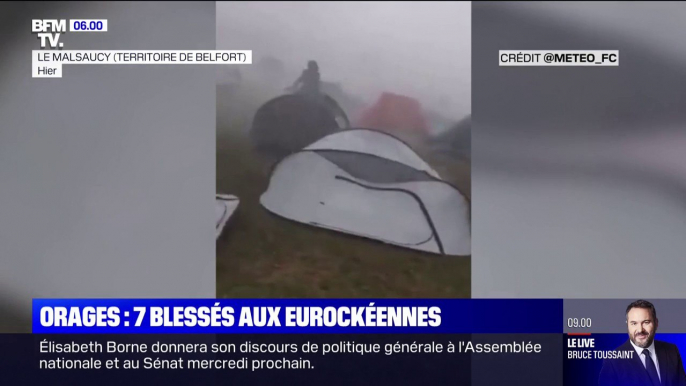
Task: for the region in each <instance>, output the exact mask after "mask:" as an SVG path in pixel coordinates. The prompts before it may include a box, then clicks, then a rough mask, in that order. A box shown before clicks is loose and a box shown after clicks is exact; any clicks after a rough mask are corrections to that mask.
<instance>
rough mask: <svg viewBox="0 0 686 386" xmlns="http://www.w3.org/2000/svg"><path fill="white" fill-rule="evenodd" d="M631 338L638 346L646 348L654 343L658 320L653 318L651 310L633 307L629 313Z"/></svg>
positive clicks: (628, 323)
mask: <svg viewBox="0 0 686 386" xmlns="http://www.w3.org/2000/svg"><path fill="white" fill-rule="evenodd" d="M626 318H627V325H628V328H629V339H631V341H632V342H633V343H634V344H635V345H636V346H638V347H641V348H646V347H649V346H650V345H651V344H653V339H655V331H657V321H656V320H653V317H652V315H651V314H650V310H648V309H645V308H632V309H631V310H629V313H628V314H627V317H626Z"/></svg>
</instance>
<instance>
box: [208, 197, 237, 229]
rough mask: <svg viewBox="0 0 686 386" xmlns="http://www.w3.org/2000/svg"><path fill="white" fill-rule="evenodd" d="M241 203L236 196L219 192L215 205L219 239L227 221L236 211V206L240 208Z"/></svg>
mask: <svg viewBox="0 0 686 386" xmlns="http://www.w3.org/2000/svg"><path fill="white" fill-rule="evenodd" d="M239 203H240V200H239V199H238V197H236V196H233V195H230V194H217V199H216V201H215V205H214V212H215V219H216V232H217V236H216V237H217V239H218V238H219V236H221V234H222V232H223V231H224V227H225V226H226V223H227V222H228V221H229V219H230V218H231V216H232V215H233V213H234V212H235V211H236V208H238V204H239Z"/></svg>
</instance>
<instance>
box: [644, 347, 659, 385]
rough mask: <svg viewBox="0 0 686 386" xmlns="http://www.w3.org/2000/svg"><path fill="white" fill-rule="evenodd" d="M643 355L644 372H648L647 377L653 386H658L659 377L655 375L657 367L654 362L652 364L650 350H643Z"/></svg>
mask: <svg viewBox="0 0 686 386" xmlns="http://www.w3.org/2000/svg"><path fill="white" fill-rule="evenodd" d="M643 355H645V357H646V370H648V375H650V379H651V380H652V381H653V385H656V386H659V385H660V377H659V376H658V375H657V366H655V362H653V358H652V357H651V356H650V350H648V349H645V350H643Z"/></svg>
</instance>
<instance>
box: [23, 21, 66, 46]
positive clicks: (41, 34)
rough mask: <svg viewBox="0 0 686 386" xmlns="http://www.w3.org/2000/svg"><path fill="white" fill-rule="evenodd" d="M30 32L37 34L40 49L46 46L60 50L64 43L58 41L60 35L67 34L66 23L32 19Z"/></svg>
mask: <svg viewBox="0 0 686 386" xmlns="http://www.w3.org/2000/svg"><path fill="white" fill-rule="evenodd" d="M31 32H32V33H37V35H38V39H40V46H41V48H45V47H46V45H49V47H50V48H62V47H63V46H64V43H61V42H60V41H59V40H60V35H61V34H62V33H65V32H67V21H66V20H54V19H45V20H42V19H33V20H31Z"/></svg>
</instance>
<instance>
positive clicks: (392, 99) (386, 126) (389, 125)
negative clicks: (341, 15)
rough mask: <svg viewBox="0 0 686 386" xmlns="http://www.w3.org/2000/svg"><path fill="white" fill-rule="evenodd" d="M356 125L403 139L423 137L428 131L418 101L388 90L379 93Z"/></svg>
mask: <svg viewBox="0 0 686 386" xmlns="http://www.w3.org/2000/svg"><path fill="white" fill-rule="evenodd" d="M356 126H358V127H368V128H373V129H378V130H383V131H386V132H389V133H392V134H394V135H396V136H400V137H403V138H405V139H408V138H414V139H416V138H423V137H425V136H427V135H428V133H429V127H428V123H427V119H426V117H425V116H424V113H423V111H422V106H421V104H420V103H419V101H417V100H416V99H414V98H410V97H407V96H403V95H398V94H393V93H389V92H384V93H383V94H381V96H380V97H379V99H378V100H377V101H376V103H375V104H374V105H373V106H371V107H370V108H368V109H366V110H365V111H363V112H362V114H361V116H360V118H359V120H358V122H356Z"/></svg>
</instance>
